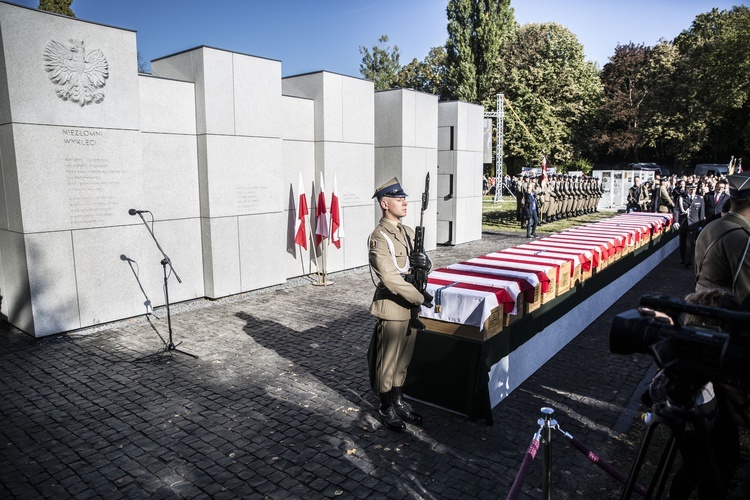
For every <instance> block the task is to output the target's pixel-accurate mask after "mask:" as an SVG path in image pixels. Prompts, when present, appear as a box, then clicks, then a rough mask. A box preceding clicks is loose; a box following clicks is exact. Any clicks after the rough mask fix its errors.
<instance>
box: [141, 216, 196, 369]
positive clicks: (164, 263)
mask: <svg viewBox="0 0 750 500" xmlns="http://www.w3.org/2000/svg"><path fill="white" fill-rule="evenodd" d="M145 211H146V210H143V211H141V210H138V211H136V213H137V214H138V217H140V218H141V220H142V221H143V225H144V226H146V229H148V233H149V234H150V235H151V238H153V240H154V243H156V248H158V249H159V251H160V252H161V255H162V257H164V258H163V259H162V260H161V266H162V269H163V270H164V299H165V301H166V304H167V328H168V329H169V342H168V343H167V344H166V345H165V346H164V349H162V350H161V351H160V355H161V354H164V353H165V352H169V353H172V352H179V353H180V354H185V355H187V356H190V357H193V358H196V359H198V356H196V355H195V354H191V353H189V352H185V351H182V350H180V349H177V346H178V345H180V344H182V342H180V343H179V344H177V345H175V343H174V341H173V340H172V316H171V314H170V312H169V276H168V275H167V266H169V269H170V270H171V272H172V273H174V277H175V278H177V282H178V283H182V280H181V279H180V277H179V276H178V274H177V271H175V269H174V267H172V261H171V260H170V259H169V257H168V256H167V254H166V253H164V250H162V248H161V245H160V244H159V241H158V240H157V239H156V235H154V231H153V230H152V229H151V227H150V226H149V225H148V223H147V222H146V219H145V218H144V217H143V212H145ZM149 213H151V212H149ZM151 218H152V220H153V214H151Z"/></svg>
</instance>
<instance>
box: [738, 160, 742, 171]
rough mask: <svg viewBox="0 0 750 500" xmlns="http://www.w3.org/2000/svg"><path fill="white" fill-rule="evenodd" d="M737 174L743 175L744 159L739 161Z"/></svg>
mask: <svg viewBox="0 0 750 500" xmlns="http://www.w3.org/2000/svg"><path fill="white" fill-rule="evenodd" d="M737 173H738V174H741V173H742V158H740V159H739V160H737Z"/></svg>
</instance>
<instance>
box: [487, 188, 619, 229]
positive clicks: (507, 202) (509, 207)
mask: <svg viewBox="0 0 750 500" xmlns="http://www.w3.org/2000/svg"><path fill="white" fill-rule="evenodd" d="M503 198H504V201H502V202H500V203H493V202H492V201H493V200H492V197H491V196H485V197H484V199H483V200H482V231H489V232H500V233H519V234H521V233H524V234H525V233H526V230H525V229H521V223H520V222H519V221H518V220H516V200H514V199H513V198H512V197H511V196H504V197H503ZM614 215H616V212H594V213H593V214H585V215H581V216H578V217H571V218H569V219H563V220H559V221H555V222H550V223H547V224H541V225H539V227H538V228H537V233H556V232H559V231H564V230H565V229H570V228H572V227H576V226H580V225H582V224H589V223H591V222H596V221H599V220H602V219H609V218H610V217H612V216H614Z"/></svg>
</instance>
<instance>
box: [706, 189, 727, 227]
mask: <svg viewBox="0 0 750 500" xmlns="http://www.w3.org/2000/svg"><path fill="white" fill-rule="evenodd" d="M726 187H727V182H726V181H725V180H723V179H722V180H720V181H719V182H717V183H716V187H715V188H714V191H709V192H708V193H706V195H705V196H704V198H703V199H704V201H705V204H706V223H708V222H711V221H712V220H714V219H718V218H719V217H721V208H722V207H723V206H724V203H726V202H727V200H728V199H729V195H728V194H727V192H726Z"/></svg>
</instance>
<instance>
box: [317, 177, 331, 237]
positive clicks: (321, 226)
mask: <svg viewBox="0 0 750 500" xmlns="http://www.w3.org/2000/svg"><path fill="white" fill-rule="evenodd" d="M315 220H316V224H315V246H318V245H320V243H321V242H322V241H323V240H324V239H326V238H328V210H327V208H326V194H325V188H324V187H323V172H321V173H320V187H319V189H318V204H317V206H316V207H315Z"/></svg>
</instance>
